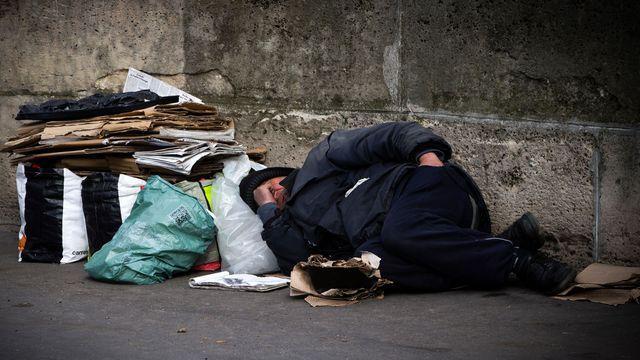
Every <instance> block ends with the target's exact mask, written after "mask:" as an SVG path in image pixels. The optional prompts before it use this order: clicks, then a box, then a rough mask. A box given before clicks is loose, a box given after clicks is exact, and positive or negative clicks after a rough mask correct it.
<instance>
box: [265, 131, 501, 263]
mask: <svg viewBox="0 0 640 360" xmlns="http://www.w3.org/2000/svg"><path fill="white" fill-rule="evenodd" d="M426 151H437V152H439V153H440V154H441V155H442V157H443V159H442V160H444V161H448V160H449V159H450V157H451V147H450V146H449V144H448V143H447V142H446V141H445V140H444V139H443V138H441V137H440V136H438V135H436V134H434V133H433V132H432V131H431V130H429V129H426V128H424V127H422V126H421V125H419V124H417V123H414V122H394V123H385V124H381V125H377V126H373V127H368V128H362V129H355V130H338V131H335V132H333V133H331V135H329V136H328V137H327V138H326V139H324V140H323V141H322V142H321V143H320V144H318V145H317V146H316V147H314V148H313V149H312V150H311V152H310V153H309V155H308V156H307V159H306V161H305V163H304V165H303V166H302V168H301V169H300V170H299V171H296V172H294V173H293V174H292V175H290V176H289V177H288V178H287V179H285V181H284V182H283V183H284V184H285V187H286V188H287V190H288V197H287V202H286V205H285V208H284V209H283V211H281V212H278V214H277V216H275V217H273V218H272V219H270V220H269V221H267V222H266V223H265V224H264V225H265V226H264V231H263V233H262V237H263V239H264V240H265V241H266V242H267V244H268V246H269V247H270V248H271V250H272V251H273V252H274V254H275V255H276V257H277V258H278V262H279V265H280V268H281V269H282V271H283V272H285V273H289V272H290V271H291V269H292V268H293V266H294V265H295V264H296V263H297V262H298V261H303V260H306V256H308V255H309V254H323V255H325V256H328V257H332V258H345V257H351V256H353V255H354V254H353V252H354V249H356V248H358V247H359V246H360V245H362V244H363V243H364V242H365V241H366V240H367V239H369V238H371V237H372V236H376V235H379V234H380V231H381V229H382V224H383V222H384V218H385V215H386V213H387V212H388V210H389V208H390V205H391V201H392V199H393V195H394V193H395V191H396V190H397V189H400V188H402V184H403V181H404V180H405V178H406V176H405V175H406V174H407V173H408V171H409V170H410V169H412V168H415V167H416V166H417V165H418V163H417V158H418V155H420V154H422V153H424V152H426ZM458 169H459V170H460V171H461V173H462V174H464V178H466V179H468V180H467V181H466V182H467V184H463V186H465V187H467V188H468V189H469V191H468V192H469V193H470V194H471V195H472V197H473V198H474V199H476V203H477V204H478V205H479V207H480V210H481V214H482V216H483V217H485V218H484V219H483V220H482V221H481V224H480V228H479V230H483V229H486V230H487V232H488V227H490V223H489V218H488V213H487V212H486V206H485V205H484V201H482V196H481V195H480V192H479V191H478V189H477V187H476V186H475V184H474V183H473V180H471V178H470V177H469V176H468V175H466V173H464V170H462V169H461V168H458ZM482 216H481V217H482Z"/></svg>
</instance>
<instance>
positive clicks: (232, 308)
mask: <svg viewBox="0 0 640 360" xmlns="http://www.w3.org/2000/svg"><path fill="white" fill-rule="evenodd" d="M16 255H17V254H16V236H15V235H14V234H9V233H0V294H1V295H0V358H2V359H283V358H286V359H432V358H433V359H495V358H500V359H609V358H611V359H637V358H638V357H639V356H640V305H636V304H629V305H624V306H618V307H612V306H607V305H600V304H594V303H586V302H566V301H560V300H556V299H552V298H548V297H545V296H543V295H539V294H536V293H534V292H531V291H528V290H526V289H523V288H519V287H517V286H510V287H507V288H504V289H500V290H494V291H471V290H459V291H451V292H445V293H437V294H402V293H393V294H387V295H386V296H385V298H384V299H382V300H368V301H364V302H361V303H359V304H356V305H352V306H347V307H341V308H312V307H310V306H309V305H308V304H307V303H306V302H304V301H303V300H301V299H296V298H291V297H289V293H288V290H285V289H283V290H276V291H274V292H270V293H263V294H260V293H248V292H232V291H216V290H195V289H190V288H189V286H188V280H189V277H190V276H192V275H193V274H186V275H183V276H180V277H177V278H174V279H171V280H169V281H166V282H164V283H162V284H158V285H148V286H135V285H117V284H108V283H101V282H97V281H94V280H91V279H90V278H89V277H88V276H87V274H86V273H85V272H84V270H83V267H82V266H83V264H82V263H75V264H68V265H57V264H35V263H18V262H17V260H16Z"/></svg>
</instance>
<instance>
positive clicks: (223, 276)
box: [189, 271, 290, 292]
mask: <svg viewBox="0 0 640 360" xmlns="http://www.w3.org/2000/svg"><path fill="white" fill-rule="evenodd" d="M289 281H290V280H289V279H287V278H281V277H275V276H255V275H250V274H233V275H232V274H229V272H228V271H221V272H218V273H215V274H209V275H204V276H198V277H195V278H192V279H190V280H189V286H190V287H192V288H194V289H220V290H241V291H257V292H267V291H271V290H275V289H280V288H283V287H286V286H288V285H289Z"/></svg>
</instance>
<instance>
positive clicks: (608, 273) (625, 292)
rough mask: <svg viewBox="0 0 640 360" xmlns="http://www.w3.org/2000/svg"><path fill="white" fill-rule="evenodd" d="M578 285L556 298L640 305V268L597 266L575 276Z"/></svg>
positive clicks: (587, 268)
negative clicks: (639, 303)
mask: <svg viewBox="0 0 640 360" xmlns="http://www.w3.org/2000/svg"><path fill="white" fill-rule="evenodd" d="M576 282H577V284H575V285H573V286H571V287H569V288H568V289H566V290H565V291H563V292H561V293H560V294H559V295H558V296H555V298H556V299H560V300H572V301H591V302H597V303H601V304H607V305H621V304H626V303H632V302H636V303H638V302H640V289H639V287H640V268H639V267H625V266H615V265H607V264H598V263H595V264H591V265H589V266H587V267H586V268H585V269H584V270H582V272H580V274H578V276H576Z"/></svg>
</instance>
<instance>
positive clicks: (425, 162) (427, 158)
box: [419, 152, 444, 166]
mask: <svg viewBox="0 0 640 360" xmlns="http://www.w3.org/2000/svg"><path fill="white" fill-rule="evenodd" d="M419 160H420V166H444V164H443V163H442V161H440V158H438V155H436V154H434V153H432V152H428V153H426V154H422V156H420V159H419Z"/></svg>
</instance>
